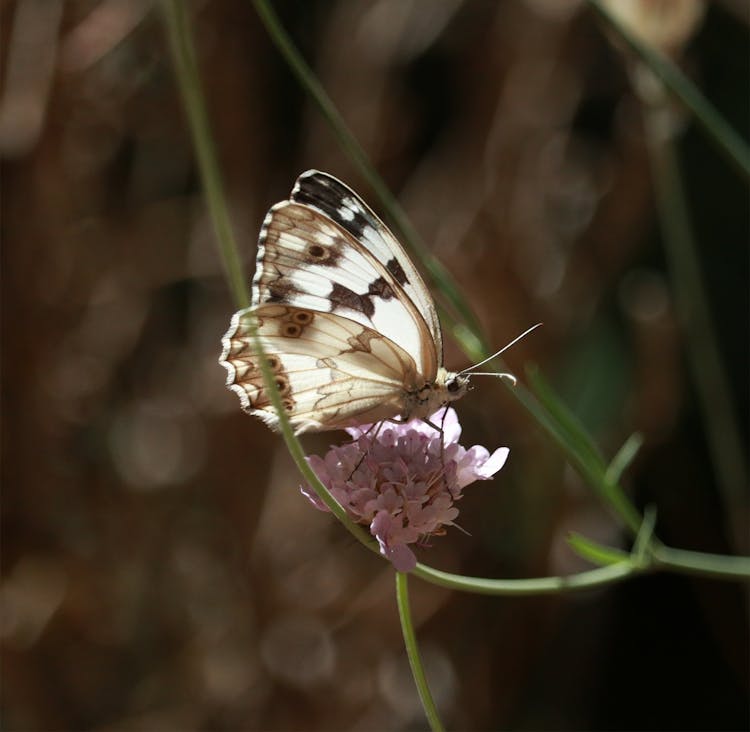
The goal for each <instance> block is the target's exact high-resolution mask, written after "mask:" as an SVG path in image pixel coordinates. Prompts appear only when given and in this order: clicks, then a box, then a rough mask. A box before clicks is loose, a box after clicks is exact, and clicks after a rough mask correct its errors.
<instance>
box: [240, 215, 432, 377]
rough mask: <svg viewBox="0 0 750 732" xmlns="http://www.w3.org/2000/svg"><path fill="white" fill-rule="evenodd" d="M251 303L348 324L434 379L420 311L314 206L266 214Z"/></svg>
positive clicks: (389, 275) (391, 277)
mask: <svg viewBox="0 0 750 732" xmlns="http://www.w3.org/2000/svg"><path fill="white" fill-rule="evenodd" d="M426 297H427V298H429V293H426ZM252 301H253V304H256V303H257V304H262V303H266V302H270V303H279V304H284V305H291V306H294V307H301V308H304V309H306V310H313V311H318V312H331V313H336V314H337V315H340V316H342V317H346V318H349V319H351V320H353V321H355V322H356V323H359V324H360V325H364V326H366V327H367V328H370V329H372V330H374V331H375V332H377V333H380V334H382V335H383V336H385V337H386V338H388V339H390V340H391V341H393V342H394V343H395V344H397V345H398V346H400V347H401V348H402V349H404V350H405V351H406V352H407V353H409V354H411V355H412V356H413V358H414V361H415V363H416V365H417V370H418V372H419V374H421V375H422V376H423V377H424V379H425V380H427V381H433V380H434V379H435V375H436V373H437V368H438V366H439V363H438V359H439V355H440V351H439V344H436V342H435V339H434V337H433V334H432V329H431V328H430V326H429V325H428V322H427V320H426V319H425V317H424V314H423V311H422V310H421V307H420V305H419V304H418V303H416V302H415V301H414V300H413V299H412V298H411V297H410V296H409V295H408V294H407V292H406V290H405V289H404V286H403V285H401V284H400V283H399V281H398V280H397V279H396V277H394V275H393V274H392V273H391V271H390V270H389V269H388V267H387V266H386V265H384V264H382V263H381V261H380V259H378V257H376V256H375V255H374V254H373V253H372V252H371V251H370V249H369V248H368V247H367V246H365V243H363V242H360V241H358V240H357V239H355V238H354V236H353V235H352V234H351V233H350V232H349V231H347V230H346V229H345V228H344V227H343V226H342V225H341V223H339V222H337V221H335V220H334V219H332V218H330V217H329V216H328V215H327V214H325V213H323V212H322V211H320V210H318V209H317V208H314V207H311V206H308V205H303V204H301V203H296V202H294V201H283V202H281V203H279V204H276V205H275V206H274V207H273V208H271V210H270V211H269V212H268V215H267V216H266V219H265V221H264V223H263V227H262V228H261V233H260V237H259V240H258V263H257V267H256V274H255V278H254V280H253V298H252ZM433 310H434V308H433Z"/></svg>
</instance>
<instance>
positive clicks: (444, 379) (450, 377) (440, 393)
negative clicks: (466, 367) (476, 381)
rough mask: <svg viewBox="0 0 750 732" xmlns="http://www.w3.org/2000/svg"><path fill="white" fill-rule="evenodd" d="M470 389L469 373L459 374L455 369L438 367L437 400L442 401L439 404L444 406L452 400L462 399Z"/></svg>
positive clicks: (436, 381) (436, 380)
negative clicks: (449, 369) (448, 369)
mask: <svg viewBox="0 0 750 732" xmlns="http://www.w3.org/2000/svg"><path fill="white" fill-rule="evenodd" d="M468 389H469V376H468V374H458V373H456V372H455V371H447V370H446V369H444V368H440V369H438V374H437V378H436V379H435V397H436V399H435V401H438V400H439V402H440V404H439V405H438V406H444V405H446V404H449V403H450V402H454V401H456V399H460V398H461V397H462V396H463V395H464V394H466V392H467V391H468Z"/></svg>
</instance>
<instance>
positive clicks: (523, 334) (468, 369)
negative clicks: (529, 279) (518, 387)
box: [458, 323, 542, 384]
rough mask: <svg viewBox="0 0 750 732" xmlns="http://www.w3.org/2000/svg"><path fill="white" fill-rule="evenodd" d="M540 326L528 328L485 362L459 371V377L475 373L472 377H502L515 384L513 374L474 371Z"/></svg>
mask: <svg viewBox="0 0 750 732" xmlns="http://www.w3.org/2000/svg"><path fill="white" fill-rule="evenodd" d="M540 325H542V324H541V323H537V324H536V325H532V326H531V328H527V329H526V330H525V331H524V332H523V333H521V335H519V336H516V337H515V338H514V339H513V340H512V341H511V342H510V343H508V344H507V345H505V346H503V347H502V348H501V349H500V350H499V351H496V352H495V353H493V354H492V355H491V356H488V357H487V358H485V359H484V361H480V362H479V363H475V364H474V365H473V366H469V367H468V368H466V369H464V370H463V371H459V372H458V373H459V375H460V374H468V373H471V372H474V373H472V374H471V375H472V376H500V377H505V378H509V379H510V380H511V381H512V382H513V383H514V384H515V383H516V377H515V376H513V374H498V373H486V372H481V373H480V372H476V371H474V369H478V368H479V367H480V366H484V364H486V363H487V362H488V361H492V359H493V358H497V356H499V355H500V354H501V353H504V352H505V351H507V350H508V349H509V348H510V347H511V346H512V345H515V344H516V343H518V341H520V340H521V338H525V337H526V336H527V335H528V334H529V333H531V331H532V330H536V329H537V328H538V327H539V326H540Z"/></svg>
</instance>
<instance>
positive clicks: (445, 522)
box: [301, 407, 508, 572]
mask: <svg viewBox="0 0 750 732" xmlns="http://www.w3.org/2000/svg"><path fill="white" fill-rule="evenodd" d="M430 421H431V422H432V424H437V425H440V424H442V427H443V432H442V435H441V433H440V432H438V431H437V430H435V428H434V427H432V426H430V425H429V424H427V423H426V422H423V421H421V420H413V421H411V422H406V423H404V424H394V423H391V422H383V423H382V424H380V425H361V426H359V427H351V428H349V429H347V432H348V433H349V434H350V435H351V436H352V438H353V440H352V442H350V443H347V444H345V445H341V446H333V447H331V449H330V450H329V451H328V453H326V455H325V457H319V456H318V455H311V456H309V457H308V458H307V462H308V464H309V465H310V467H311V468H312V469H313V471H314V472H315V474H316V475H317V476H318V478H320V480H321V482H322V483H323V484H324V485H325V486H326V487H327V488H328V490H329V491H330V492H331V494H332V495H333V496H334V498H335V499H336V500H337V501H338V502H339V503H340V504H341V505H342V506H343V507H344V509H345V510H346V511H347V513H348V514H349V516H350V517H351V518H352V520H353V521H355V522H357V523H360V524H366V525H368V526H369V527H370V533H371V534H372V535H373V536H374V537H375V538H376V539H377V540H378V544H379V545H380V553H381V554H382V555H383V556H384V557H386V558H387V559H389V560H390V561H391V562H392V563H393V566H394V567H395V568H396V569H397V570H399V571H401V572H408V571H410V570H412V569H414V567H415V566H416V563H417V559H416V557H415V556H414V552H412V550H411V549H410V548H409V547H408V544H414V543H416V542H418V541H420V540H422V541H423V540H424V539H426V538H427V537H429V536H434V535H440V534H444V533H445V527H446V526H452V525H453V524H454V521H455V519H456V517H457V516H458V509H457V508H456V507H455V506H454V503H455V502H456V501H458V500H459V499H460V498H461V497H462V490H463V489H464V488H465V487H466V486H467V485H469V484H470V483H473V482H474V481H475V480H488V479H489V478H491V477H492V476H493V475H494V474H495V473H497V471H498V470H500V468H502V466H503V464H504V463H505V460H506V458H507V457H508V448H507V447H501V448H498V449H497V450H495V452H493V453H492V454H490V452H489V450H487V449H486V448H484V447H482V446H480V445H475V446H474V447H472V448H470V449H468V450H467V449H466V448H464V447H462V446H461V445H459V444H458V438H459V437H460V436H461V425H460V424H459V422H458V417H457V416H456V412H455V410H454V409H452V408H450V407H446V408H443V409H440V410H439V411H438V412H436V413H435V414H434V415H432V417H431V418H430ZM441 436H442V446H441ZM301 490H302V492H303V493H304V495H305V496H307V498H309V499H310V501H311V502H312V503H313V505H315V507H316V508H319V509H321V510H323V511H326V510H328V509H327V508H326V506H325V505H324V504H323V503H322V502H321V501H320V499H319V498H318V496H317V495H316V494H315V492H314V491H312V490H311V489H310V487H309V486H302V487H301Z"/></svg>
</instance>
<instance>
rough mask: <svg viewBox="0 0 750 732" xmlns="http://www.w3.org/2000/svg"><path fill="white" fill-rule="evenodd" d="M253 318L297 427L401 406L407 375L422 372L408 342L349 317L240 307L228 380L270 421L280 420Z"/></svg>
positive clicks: (356, 419) (360, 418) (228, 343)
mask: <svg viewBox="0 0 750 732" xmlns="http://www.w3.org/2000/svg"><path fill="white" fill-rule="evenodd" d="M253 320H254V321H255V324H256V327H257V329H258V335H259V337H260V340H261V344H262V346H263V350H264V352H265V354H266V356H267V358H268V362H269V366H270V368H271V371H272V372H273V374H274V377H275V380H276V385H277V387H278V389H279V393H280V395H281V399H282V403H283V405H284V408H285V411H286V413H287V416H288V418H289V421H290V422H291V424H292V426H293V427H294V429H295V431H296V432H304V431H306V430H319V429H335V428H342V427H346V426H350V425H353V424H359V423H362V422H374V421H378V420H380V419H384V418H387V417H391V416H393V415H394V414H397V413H398V412H399V409H400V408H401V406H402V404H401V400H402V399H403V380H404V378H407V379H414V378H415V374H414V373H413V369H414V362H413V359H412V358H411V357H410V356H409V355H408V354H407V353H405V352H404V351H403V349H401V348H400V347H399V346H397V345H396V344H395V343H393V342H392V341H390V340H389V339H387V338H383V337H382V336H380V335H379V334H378V333H376V332H375V331H373V330H371V329H369V328H366V327H364V326H362V325H360V324H358V323H356V322H354V321H351V320H349V319H347V318H343V317H341V316H338V315H335V314H332V313H325V312H317V311H313V310H308V309H303V308H297V307H290V306H287V305H278V304H266V305H263V306H261V307H258V308H248V309H246V310H241V311H239V312H238V313H235V315H234V317H233V318H232V324H231V327H230V329H229V331H228V332H227V334H226V336H225V337H224V340H223V345H224V352H223V353H222V357H221V360H222V363H223V364H224V365H225V367H226V368H227V371H228V379H227V384H228V385H229V386H230V388H231V389H232V390H233V391H235V392H236V393H237V394H238V395H239V397H240V401H241V403H242V406H243V409H245V411H248V412H250V413H251V414H255V415H257V416H259V417H261V418H262V419H263V420H264V421H265V422H267V423H268V424H269V425H271V426H275V425H276V423H277V422H278V418H277V416H276V412H275V410H274V408H273V406H272V404H271V400H270V398H269V396H268V394H267V391H266V388H265V384H264V382H263V376H262V373H261V371H260V360H259V358H258V357H257V355H256V351H255V347H254V345H253V341H252V338H251V334H250V324H251V322H252V321H253ZM410 371H411V372H412V373H411V374H410Z"/></svg>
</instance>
